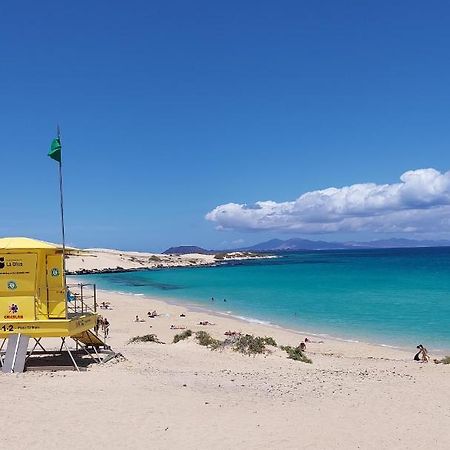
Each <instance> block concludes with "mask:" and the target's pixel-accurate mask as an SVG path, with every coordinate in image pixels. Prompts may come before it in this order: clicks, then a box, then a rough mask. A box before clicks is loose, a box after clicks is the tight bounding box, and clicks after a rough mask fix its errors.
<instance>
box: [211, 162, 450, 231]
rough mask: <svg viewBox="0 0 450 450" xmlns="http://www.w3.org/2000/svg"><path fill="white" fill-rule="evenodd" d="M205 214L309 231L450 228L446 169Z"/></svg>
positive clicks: (226, 223)
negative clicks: (387, 182) (391, 181)
mask: <svg viewBox="0 0 450 450" xmlns="http://www.w3.org/2000/svg"><path fill="white" fill-rule="evenodd" d="M206 219H207V220H210V221H212V222H215V223H216V224H217V228H218V229H230V230H275V231H296V232H301V233H310V234H318V233H333V232H347V231H350V232H352V231H370V232H387V233H390V232H398V233H405V232H408V233H429V232H442V231H450V171H449V172H445V173H441V172H439V171H437V170H435V169H419V170H410V171H408V172H405V173H404V174H403V175H402V176H401V177H400V183H394V184H382V185H379V184H374V183H364V184H353V185H351V186H345V187H342V188H328V189H323V190H318V191H311V192H306V193H305V194H303V195H301V196H300V197H299V198H297V200H294V201H288V202H281V203H277V202H274V201H270V200H268V201H258V202H256V203H255V204H254V205H247V204H238V203H227V204H224V205H220V206H217V207H216V208H214V209H213V210H212V211H210V212H209V213H208V214H206Z"/></svg>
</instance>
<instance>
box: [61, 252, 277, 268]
mask: <svg viewBox="0 0 450 450" xmlns="http://www.w3.org/2000/svg"><path fill="white" fill-rule="evenodd" d="M271 257H274V256H270V255H258V254H256V253H251V252H228V253H217V254H202V253H188V254H184V255H177V254H174V255H166V254H162V253H143V252H130V251H124V250H114V249H105V248H88V249H84V250H80V253H79V254H73V255H71V256H69V258H68V259H67V261H66V270H67V271H68V272H70V273H80V272H83V273H88V272H92V273H94V272H106V271H114V270H137V269H138V270H141V269H155V268H167V267H195V266H211V265H216V264H220V263H221V262H223V261H239V260H243V259H255V258H271Z"/></svg>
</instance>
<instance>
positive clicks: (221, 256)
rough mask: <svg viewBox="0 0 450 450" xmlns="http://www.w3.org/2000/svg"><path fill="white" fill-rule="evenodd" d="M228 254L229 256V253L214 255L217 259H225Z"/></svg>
mask: <svg viewBox="0 0 450 450" xmlns="http://www.w3.org/2000/svg"><path fill="white" fill-rule="evenodd" d="M226 256H227V253H216V254H215V255H214V258H215V259H225V258H226Z"/></svg>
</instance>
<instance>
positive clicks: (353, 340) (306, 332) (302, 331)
mask: <svg viewBox="0 0 450 450" xmlns="http://www.w3.org/2000/svg"><path fill="white" fill-rule="evenodd" d="M69 276H70V277H72V279H74V280H76V282H82V280H81V279H80V278H76V275H69ZM81 276H82V275H81ZM97 292H103V293H105V294H109V293H112V294H117V295H120V296H132V297H135V298H137V299H138V298H141V299H145V300H149V301H158V302H161V303H165V304H167V305H170V306H177V307H182V308H185V309H187V310H189V311H192V312H199V313H203V314H208V315H210V316H213V317H223V318H229V319H233V320H236V321H239V322H241V323H244V324H251V325H260V326H262V327H270V328H273V329H275V330H277V329H278V330H284V331H286V332H290V333H294V334H296V335H298V336H303V337H305V336H314V337H316V338H318V339H327V340H330V341H335V342H342V343H348V344H355V345H358V344H361V345H364V346H375V347H380V348H386V349H393V350H398V351H401V352H404V353H409V354H414V351H415V346H414V345H413V344H411V346H408V344H406V343H405V344H403V345H402V344H398V343H387V342H379V341H376V337H375V336H374V339H373V340H371V339H364V338H361V337H359V336H354V337H348V336H339V335H338V334H332V333H331V334H330V333H329V332H323V330H320V329H318V328H315V327H314V326H313V327H312V328H301V327H303V325H302V326H299V327H295V326H290V325H287V324H282V323H276V322H274V321H271V320H265V319H259V318H257V317H247V316H244V315H241V314H239V313H233V312H225V311H220V310H216V309H210V308H208V307H207V306H206V305H203V304H199V303H196V302H195V300H194V299H180V298H176V297H162V296H161V297H159V296H158V295H148V294H144V293H134V292H126V291H116V290H112V289H111V290H110V289H104V288H98V289H97ZM416 345H417V344H416ZM425 346H426V347H427V348H428V349H429V350H430V352H432V353H433V355H434V356H436V357H438V358H441V357H445V356H447V355H449V354H450V349H445V348H435V347H433V346H428V345H427V344H425Z"/></svg>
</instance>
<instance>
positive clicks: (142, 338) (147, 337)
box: [128, 334, 164, 344]
mask: <svg viewBox="0 0 450 450" xmlns="http://www.w3.org/2000/svg"><path fill="white" fill-rule="evenodd" d="M136 342H156V343H157V344H164V342H161V341H160V340H159V339H158V336H156V334H145V335H144V336H135V337H133V338H131V339H130V340H129V341H128V343H129V344H134V343H136Z"/></svg>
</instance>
